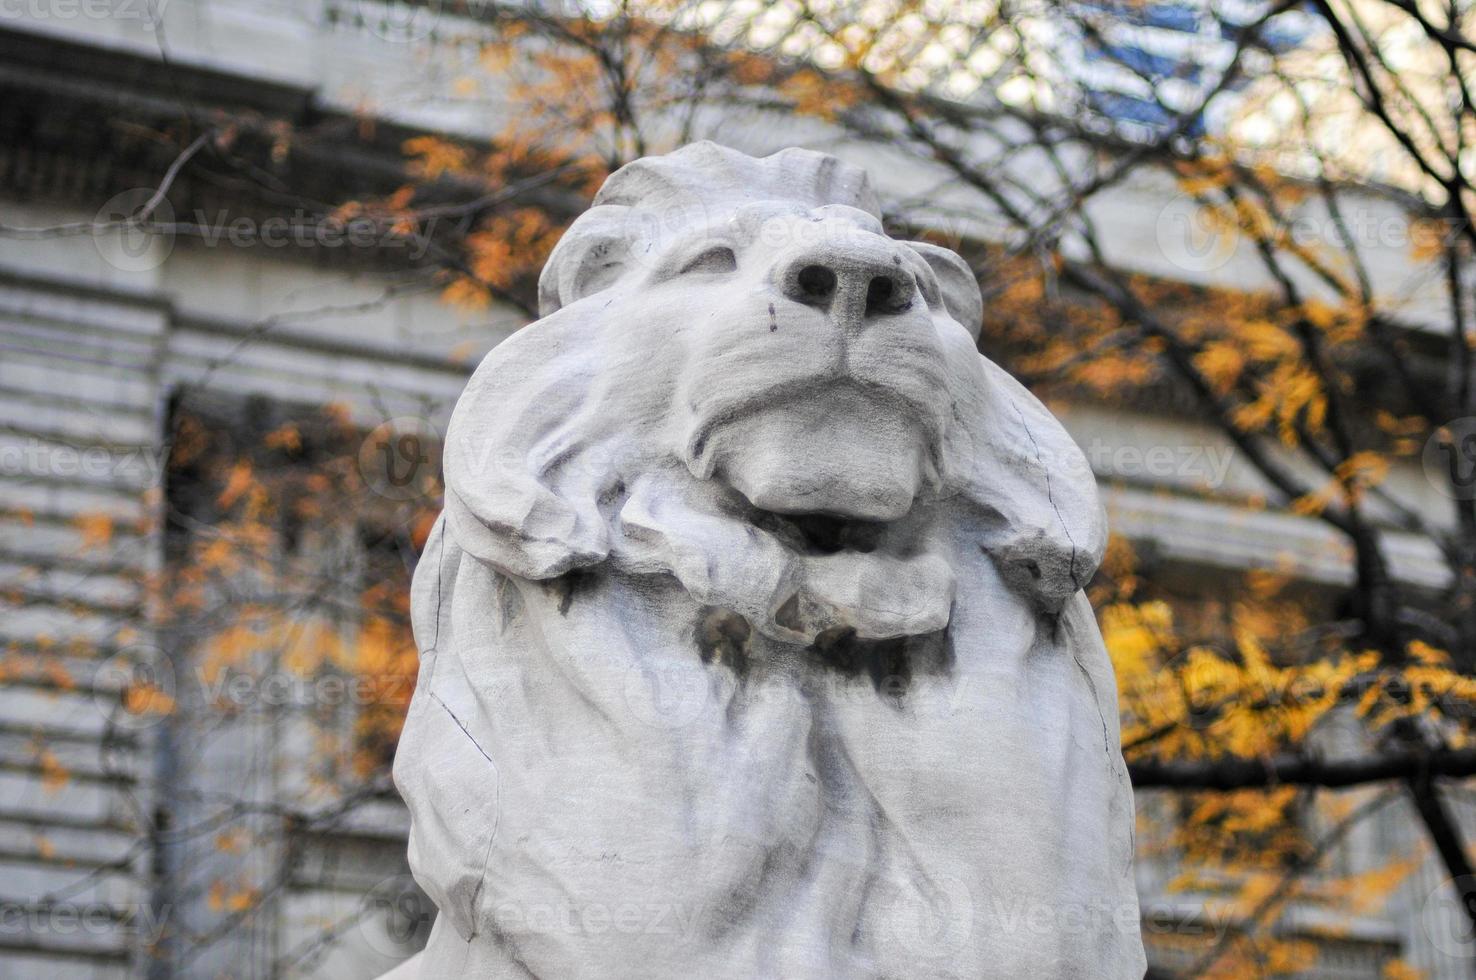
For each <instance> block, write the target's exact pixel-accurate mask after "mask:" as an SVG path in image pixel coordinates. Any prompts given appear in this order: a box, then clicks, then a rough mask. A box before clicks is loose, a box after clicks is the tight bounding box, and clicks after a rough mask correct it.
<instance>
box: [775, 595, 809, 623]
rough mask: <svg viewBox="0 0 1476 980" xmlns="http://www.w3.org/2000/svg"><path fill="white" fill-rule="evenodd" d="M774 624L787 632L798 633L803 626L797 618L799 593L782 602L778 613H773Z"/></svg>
mask: <svg viewBox="0 0 1476 980" xmlns="http://www.w3.org/2000/svg"><path fill="white" fill-rule="evenodd" d="M774 622H775V623H777V624H778V625H780V626H783V627H784V628H785V629H787V630H794V631H796V632H798V631H799V630H801V629H802V628H803V626H804V624H802V623H801V622H800V618H799V593H798V592H796V593H795V594H794V595H792V596H790V597H789V598H788V599H786V600H785V601H784V605H782V606H780V607H779V611H778V612H776V613H774Z"/></svg>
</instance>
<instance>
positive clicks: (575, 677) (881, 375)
mask: <svg viewBox="0 0 1476 980" xmlns="http://www.w3.org/2000/svg"><path fill="white" fill-rule="evenodd" d="M684 202H686V203H694V204H695V206H693V207H677V206H674V204H682V203H684ZM677 218H680V219H681V220H680V221H678V220H676V219H677ZM540 309H541V312H542V313H543V317H542V319H540V320H539V321H538V322H537V323H534V324H531V325H529V326H528V327H526V328H524V329H523V330H521V331H519V332H518V333H517V334H515V335H514V336H513V337H511V338H510V339H508V340H507V341H505V342H503V343H502V344H500V345H499V346H498V347H497V348H495V349H494V350H493V351H491V352H490V353H489V354H488V356H487V358H486V359H485V360H484V361H483V363H482V364H481V366H480V367H479V368H478V369H477V371H476V372H475V374H474V375H473V377H472V379H471V380H470V382H469V383H468V385H467V388H466V391H465V392H464V393H463V395H462V397H461V399H460V401H459V402H458V403H457V406H456V410H455V412H454V414H453V416H452V420H451V424H450V427H449V429H448V432H447V439H446V448H445V453H444V459H445V467H446V506H445V511H444V513H443V515H442V517H441V519H440V520H439V521H438V522H437V524H436V526H435V529H434V530H433V531H432V533H431V536H430V539H429V541H428V542H427V544H426V547H425V551H424V554H423V555H422V557H421V559H420V563H419V565H418V566H417V568H416V572H415V580H414V593H413V595H412V603H411V610H412V617H413V621H414V628H415V637H416V642H417V645H418V647H419V649H420V651H421V671H420V675H419V678H418V682H417V687H416V690H415V697H414V700H413V702H412V705H411V708H410V714H409V717H408V718H407V720H406V723H405V727H404V734H403V735H402V738H401V742H400V748H399V752H398V755H397V757H396V761H395V783H396V786H397V787H398V788H399V790H400V792H401V794H402V795H403V796H404V798H405V801H406V803H407V804H408V806H409V810H410V816H411V830H410V851H409V858H410V866H411V869H412V871H413V872H414V875H415V879H416V881H417V882H418V883H419V884H420V886H421V887H422V888H423V889H424V890H425V891H426V893H427V894H428V895H429V896H430V897H431V898H432V899H433V900H434V902H435V904H436V905H437V907H438V909H439V912H440V914H439V916H438V918H437V920H436V924H435V927H434V930H433V932H432V934H431V937H430V940H429V943H428V945H427V947H426V950H425V952H424V953H423V954H422V956H421V957H420V958H419V959H418V961H417V962H416V964H415V965H414V966H412V967H409V968H408V969H407V971H406V972H405V973H404V974H402V975H403V976H404V977H406V978H407V980H410V978H414V980H442V978H446V977H468V978H475V980H492V978H503V977H509V978H513V977H516V978H529V977H535V978H546V980H611V978H627V977H641V978H647V980H678V978H681V980H686V978H689V977H702V978H706V980H753V978H759V977H804V978H836V980H840V978H845V980H883V978H890V980H895V978H899V977H907V978H916V980H924V978H944V977H970V978H983V980H1016V978H1030V980H1068V978H1070V980H1075V978H1081V977H1093V978H1100V980H1137V978H1141V977H1142V975H1143V971H1144V968H1145V963H1144V958H1143V950H1142V944H1141V939H1140V936H1139V932H1138V925H1137V923H1138V908H1137V903H1136V893H1135V890H1134V882H1133V874H1132V859H1133V840H1132V836H1133V819H1134V816H1133V801H1132V792H1131V787H1130V785H1129V783H1128V780H1127V775H1126V770H1125V767H1124V765H1123V762H1122V757H1121V752H1120V748H1119V744H1118V737H1119V736H1118V726H1117V722H1116V715H1115V712H1116V710H1117V709H1116V703H1115V697H1114V681H1113V676H1112V666H1111V663H1110V661H1109V660H1108V658H1107V654H1106V651H1105V649H1104V648H1103V644H1102V641H1101V637H1100V635H1099V633H1098V631H1097V627H1096V624H1095V621H1094V619H1093V615H1092V611H1091V608H1090V606H1089V604H1088V603H1087V600H1086V597H1085V595H1084V593H1083V591H1082V588H1083V586H1084V585H1085V584H1086V583H1087V582H1088V581H1089V580H1090V578H1091V576H1092V573H1093V571H1094V570H1095V568H1096V564H1097V562H1098V560H1099V559H1100V557H1101V555H1102V552H1103V550H1104V548H1105V545H1106V529H1105V523H1104V520H1103V513H1102V508H1101V505H1100V503H1099V501H1098V499H1097V494H1096V486H1095V482H1094V480H1093V478H1092V475H1091V472H1090V470H1089V469H1088V468H1087V466H1086V462H1085V459H1084V458H1083V456H1082V454H1081V452H1080V451H1079V450H1078V449H1077V447H1076V446H1075V444H1074V443H1073V442H1072V441H1071V439H1070V437H1069V436H1068V435H1067V434H1066V432H1065V431H1064V430H1063V429H1062V427H1061V426H1060V424H1059V423H1058V422H1057V421H1056V420H1055V419H1054V418H1053V417H1052V416H1051V414H1050V413H1049V412H1048V411H1047V410H1046V409H1045V407H1044V406H1042V405H1041V404H1040V402H1038V401H1037V400H1036V399H1035V398H1034V397H1033V396H1031V395H1030V393H1029V392H1027V391H1025V389H1024V388H1022V387H1021V386H1020V385H1019V384H1018V383H1016V382H1015V381H1014V380H1013V379H1012V378H1011V377H1010V376H1009V375H1008V374H1007V373H1005V372H1004V371H1003V370H1001V369H1000V368H999V367H998V366H996V365H994V364H993V363H992V362H990V361H989V360H987V359H986V358H984V357H982V356H980V354H979V352H978V348H977V340H978V334H979V324H980V321H981V317H982V314H983V303H982V300H981V296H980V290H979V286H978V283H977V281H976V280H975V279H974V275H973V272H972V271H971V270H970V269H969V267H968V266H967V265H965V264H964V262H963V261H962V260H961V259H960V258H959V257H958V256H957V255H954V254H953V253H952V252H949V251H947V250H945V249H941V248H938V247H937V246H934V245H929V244H926V243H921V242H902V241H896V240H894V239H892V238H890V237H888V236H887V235H886V233H885V230H884V229H883V227H882V224H881V220H880V208H879V207H878V206H877V202H876V200H875V198H874V196H873V195H872V194H871V192H870V190H869V189H868V188H867V185H866V181H865V177H864V175H863V174H861V173H860V172H859V171H857V170H855V169H853V168H850V167H848V166H846V165H844V164H842V163H841V162H840V161H838V160H836V159H835V158H833V157H829V156H826V155H824V154H819V153H812V152H808V151H802V150H786V151H784V152H782V153H779V154H775V155H774V156H771V157H766V158H763V159H754V158H751V157H748V156H745V155H743V154H741V153H737V152H735V151H732V150H726V149H723V148H721V147H717V146H714V145H712V144H698V145H695V146H692V147H688V148H686V149H684V150H681V151H679V152H677V153H674V154H671V155H669V156H666V157H660V158H652V159H647V160H642V161H639V162H637V163H635V164H632V165H630V166H629V167H626V168H624V169H622V170H621V171H619V172H618V173H616V174H614V175H613V176H611V178H610V179H609V180H608V181H607V182H606V184H605V187H604V188H603V189H602V190H601V191H600V194H599V195H598V197H597V198H596V202H595V206H594V207H593V208H592V209H591V210H590V211H588V212H587V213H586V214H584V215H583V216H581V217H580V218H579V219H578V220H577V221H576V222H574V224H573V225H572V226H571V227H570V228H569V230H568V231H567V232H566V233H565V235H564V237H563V238H562V239H561V241H560V243H559V245H558V247H557V249H556V250H555V252H554V254H553V255H552V256H551V257H550V259H549V262H548V265H547V266H546V268H545V269H544V272H543V275H542V278H541V280H540ZM402 975H397V976H396V980H400V976H402Z"/></svg>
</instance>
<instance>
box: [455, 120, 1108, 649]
mask: <svg viewBox="0 0 1476 980" xmlns="http://www.w3.org/2000/svg"><path fill="white" fill-rule="evenodd" d="M539 294H540V303H541V312H542V314H543V317H542V319H540V320H539V321H538V322H537V323H535V324H533V325H531V326H529V327H528V328H526V329H524V330H523V331H521V332H520V333H519V334H517V335H516V336H514V337H513V338H511V339H510V340H508V341H507V342H505V343H504V344H502V345H501V346H499V347H498V348H497V349H496V350H495V351H493V353H492V354H491V355H490V356H489V357H488V358H487V359H486V361H485V362H484V363H483V364H482V366H481V367H480V368H479V370H478V371H477V372H476V374H475V375H474V376H473V378H472V380H471V383H470V384H469V386H468V388H467V391H466V393H465V395H463V397H462V399H461V401H460V403H459V404H458V406H457V408H456V412H455V414H454V416H453V418H452V422H451V427H450V431H449V438H448V446H447V452H446V460H447V467H446V477H447V516H448V520H449V521H450V523H451V526H452V527H453V528H454V530H455V533H456V535H457V538H458V540H459V541H460V542H461V544H462V546H463V547H464V548H465V549H466V550H467V551H469V552H470V553H472V554H474V555H476V556H477V557H479V558H481V559H483V560H485V561H487V562H489V563H490V564H492V565H493V566H495V567H497V568H499V569H501V570H503V571H505V572H507V573H508V574H511V575H515V576H519V577H522V578H527V579H535V580H537V579H548V578H554V577H557V576H560V575H563V574H565V573H567V572H569V571H571V570H574V569H578V568H583V567H589V566H594V565H598V564H600V563H603V562H607V561H608V562H612V563H614V564H615V565H616V566H618V567H623V568H626V569H630V570H635V571H640V572H650V573H669V574H673V575H675V576H676V577H677V578H678V579H680V580H681V582H682V583H683V584H684V585H685V586H686V587H687V588H688V590H689V591H691V592H692V593H693V594H694V595H697V596H699V597H700V598H702V599H703V600H704V601H706V602H709V603H711V604H714V605H718V606H722V607H724V608H729V609H733V610H735V611H737V612H739V613H741V614H742V615H744V616H745V617H746V618H747V619H748V620H749V621H750V622H751V623H752V624H753V625H754V626H756V627H757V628H759V629H760V630H763V631H765V632H767V633H769V634H771V635H773V636H776V637H778V638H782V639H788V640H796V641H809V640H813V638H814V637H815V635H816V634H818V633H819V632H822V631H824V630H826V629H830V628H835V627H838V626H845V627H849V628H854V629H855V630H856V631H857V632H858V634H860V635H862V636H891V635H906V634H910V633H916V632H927V631H930V630H936V629H939V628H942V627H943V626H946V624H947V617H948V604H949V601H950V598H951V594H952V593H951V588H952V586H951V575H952V573H951V571H950V570H949V569H948V568H947V567H944V566H943V565H942V564H941V563H940V562H939V561H937V560H935V559H934V557H933V556H931V555H930V552H929V547H928V542H929V540H930V539H931V538H932V537H934V536H935V535H937V534H947V533H951V531H950V529H951V528H952V527H956V526H957V525H958V523H959V522H958V520H957V516H958V514H959V512H960V510H961V509H966V510H970V511H972V512H973V514H974V515H975V517H974V518H973V519H972V520H970V521H969V522H968V523H969V524H971V525H977V526H978V527H980V528H982V532H981V533H980V535H979V539H978V540H977V542H976V543H977V545H978V547H979V548H981V549H982V550H983V551H984V552H985V553H987V554H988V555H989V556H990V557H991V558H992V559H993V560H994V561H995V562H996V564H997V565H998V567H999V569H1000V571H1001V572H1002V574H1003V575H1004V577H1005V579H1006V580H1007V581H1009V582H1010V583H1011V584H1012V586H1013V587H1014V588H1016V589H1017V590H1018V591H1019V593H1020V594H1021V595H1022V596H1024V597H1026V598H1028V600H1029V601H1030V602H1031V603H1032V604H1033V605H1034V606H1036V607H1037V608H1039V609H1040V610H1042V611H1045V612H1052V611H1056V610H1059V609H1060V607H1061V604H1062V603H1063V602H1064V601H1065V600H1066V599H1067V598H1068V597H1069V596H1071V595H1072V594H1073V593H1075V592H1076V591H1077V590H1078V589H1080V588H1081V587H1082V585H1083V584H1084V583H1085V582H1086V581H1087V580H1088V579H1089V578H1090V577H1091V575H1092V572H1093V570H1094V569H1095V565H1096V562H1097V560H1098V558H1099V556H1100V553H1101V550H1102V547H1103V544H1104V534H1105V532H1104V524H1103V521H1102V516H1101V508H1100V505H1099V504H1098V502H1097V500H1096V491H1095V484H1094V483H1093V481H1092V479H1091V475H1090V473H1089V471H1088V470H1087V467H1086V464H1085V461H1084V459H1083V458H1082V456H1081V454H1080V452H1079V451H1078V450H1077V448H1076V447H1075V445H1074V444H1073V443H1072V442H1071V440H1070V438H1069V437H1068V436H1067V435H1066V434H1065V432H1064V431H1063V430H1062V429H1061V427H1060V425H1059V424H1058V423H1057V422H1056V421H1055V419H1054V418H1052V417H1051V415H1050V414H1049V413H1048V412H1047V411H1046V410H1045V409H1044V408H1043V407H1042V406H1041V405H1040V403H1039V402H1037V401H1036V400H1035V399H1034V398H1033V397H1032V396H1031V395H1030V394H1029V393H1027V392H1026V391H1025V390H1024V389H1023V388H1021V387H1020V386H1019V385H1018V384H1017V383H1016V382H1014V381H1013V380H1012V379H1011V378H1010V377H1009V376H1008V375H1007V374H1005V373H1004V372H1003V371H1002V370H1000V369H999V368H998V367H997V366H995V365H994V364H992V363H991V362H989V361H988V360H986V359H984V358H982V357H981V356H979V354H978V353H977V350H976V346H975V345H976V342H977V338H978V333H979V328H980V320H981V317H982V312H983V309H982V308H983V304H982V301H981V298H980V292H979V288H978V284H977V282H976V281H975V279H974V277H973V274H972V273H971V271H970V270H969V268H968V266H967V265H966V264H965V263H964V262H963V260H962V259H960V258H959V257H958V256H957V255H956V254H954V253H953V252H951V251H948V250H946V249H943V248H940V247H938V246H935V245H931V244H928V243H924V242H903V241H896V240H893V239H892V238H890V237H888V236H887V234H886V232H885V230H884V229H883V226H882V223H881V217H880V209H879V207H878V205H877V203H876V200H875V197H874V196H873V194H872V192H871V191H870V189H869V187H868V185H867V180H866V177H865V175H864V173H862V172H861V171H859V170H857V169H854V168H852V167H849V166H847V165H846V164H844V163H842V162H841V161H839V160H837V159H836V158H834V157H831V156H827V155H824V154H820V153H814V152H810V151H805V150H799V149H790V150H785V151H783V152H780V153H777V154H774V155H773V156H770V157H766V158H763V159H755V158H753V157H749V156H746V155H744V154H742V153H739V152H737V151H734V150H730V149H726V148H723V147H720V146H717V145H716V144H713V143H698V144H695V145H693V146H689V147H687V148H685V149H683V150H680V151H678V152H676V153H672V154H670V155H668V156H665V157H658V158H651V159H645V160H641V161H638V162H636V163H633V164H631V165H629V166H627V167H625V168H623V169H622V170H620V171H619V172H618V173H616V174H615V175H613V176H612V177H611V178H610V179H609V180H608V181H607V182H606V184H605V186H604V187H603V189H602V190H601V191H600V193H599V195H598V197H596V199H595V202H594V207H593V208H592V209H591V210H590V211H588V212H587V213H585V214H584V215H583V216H581V217H580V218H579V219H578V220H577V221H575V222H574V224H573V225H572V226H571V227H570V229H569V230H568V232H567V234H566V235H565V236H564V237H563V239H562V241H561V242H560V243H559V246H558V247H557V249H556V250H555V251H554V253H553V255H552V257H551V258H550V260H549V262H548V265H547V267H546V268H545V270H544V272H543V275H542V278H541V280H540V285H539Z"/></svg>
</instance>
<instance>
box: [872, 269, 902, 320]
mask: <svg viewBox="0 0 1476 980" xmlns="http://www.w3.org/2000/svg"><path fill="white" fill-rule="evenodd" d="M896 292H897V284H896V283H894V282H893V281H892V279H891V277H890V276H877V277H876V278H875V279H873V280H871V283H870V285H868V286H867V287H866V312H868V313H875V312H877V311H878V310H880V309H883V308H885V307H886V306H887V305H888V304H889V303H890V302H891V300H892V296H893V295H894V294H895V293H896Z"/></svg>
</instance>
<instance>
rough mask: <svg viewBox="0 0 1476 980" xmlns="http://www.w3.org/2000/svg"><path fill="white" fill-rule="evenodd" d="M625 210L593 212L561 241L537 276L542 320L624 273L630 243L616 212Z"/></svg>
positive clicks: (597, 208)
mask: <svg viewBox="0 0 1476 980" xmlns="http://www.w3.org/2000/svg"><path fill="white" fill-rule="evenodd" d="M626 210H628V209H626V208H618V209H617V208H613V207H609V206H606V207H596V208H593V209H591V210H589V211H587V212H585V215H584V217H583V218H581V219H580V221H579V222H576V224H575V226H574V227H571V228H570V229H569V231H568V232H567V233H565V235H564V237H563V238H561V239H559V243H558V244H557V245H555V246H554V250H553V253H552V254H551V255H549V257H548V262H547V264H545V265H544V267H543V272H542V273H541V274H540V275H539V276H538V315H539V316H540V317H545V316H548V315H549V314H551V313H555V312H557V311H558V310H560V309H562V308H564V307H565V306H568V305H570V304H571V303H577V302H579V300H581V299H583V298H584V297H586V296H589V295H591V294H593V293H597V292H599V291H600V290H602V289H605V288H606V287H608V286H612V285H614V283H615V281H616V280H617V279H619V278H620V276H621V274H622V273H624V272H625V269H626V266H627V265H628V263H629V259H630V242H629V239H628V236H627V229H624V228H622V227H621V226H620V223H619V215H618V214H616V213H615V212H617V211H619V212H624V211H626ZM601 212H603V213H601Z"/></svg>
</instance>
